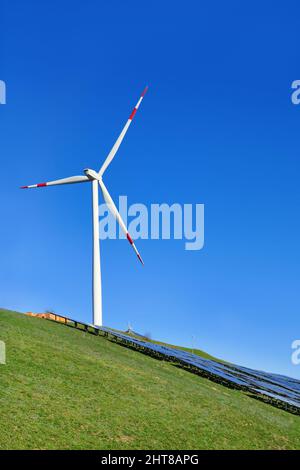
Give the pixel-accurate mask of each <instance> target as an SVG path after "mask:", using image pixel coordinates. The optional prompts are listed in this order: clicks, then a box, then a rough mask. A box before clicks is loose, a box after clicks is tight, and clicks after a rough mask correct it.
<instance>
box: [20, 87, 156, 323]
mask: <svg viewBox="0 0 300 470" xmlns="http://www.w3.org/2000/svg"><path fill="white" fill-rule="evenodd" d="M147 89H148V87H146V88H145V89H144V91H143V93H142V94H141V96H140V99H139V101H138V102H137V104H136V105H135V107H134V108H133V110H132V112H131V114H130V116H129V118H128V120H127V122H126V124H125V126H124V128H123V130H122V132H121V134H120V135H119V137H118V138H117V140H116V142H115V143H114V145H113V147H112V149H111V151H110V152H109V154H108V155H107V157H106V159H105V161H104V163H103V165H102V167H101V168H100V171H98V172H97V171H95V170H91V169H90V168H86V169H85V170H83V171H84V173H85V175H80V176H71V177H68V178H63V179H59V180H55V181H48V182H47V183H39V184H32V185H30V186H21V189H30V188H43V187H45V186H56V185H59V184H74V183H88V182H89V183H91V184H92V207H93V324H94V325H95V326H102V288H101V265H100V243H99V198H98V196H99V195H98V189H99V187H98V185H99V186H100V189H101V192H102V194H103V198H104V200H105V202H106V204H107V207H108V208H109V210H110V211H111V213H112V214H113V216H114V217H115V219H116V220H117V222H118V223H119V225H120V227H121V229H122V230H123V232H124V233H125V235H126V237H127V240H128V241H129V243H130V244H131V246H132V248H133V249H134V251H135V253H136V255H137V257H138V259H139V260H140V262H141V263H142V264H144V262H143V260H142V258H141V255H140V254H139V252H138V250H137V248H136V246H135V244H134V242H133V240H132V238H131V236H130V234H129V232H128V230H127V227H126V225H125V223H124V222H123V220H122V218H121V215H120V214H119V212H118V210H117V208H116V206H115V203H114V201H113V200H112V198H111V196H110V194H109V192H108V190H107V188H106V186H105V184H104V182H103V179H102V177H103V174H104V172H105V171H106V169H107V167H108V166H109V165H110V163H111V162H112V160H113V158H114V156H115V155H116V153H117V151H118V149H119V147H120V145H121V143H122V140H123V139H124V137H125V134H126V132H127V131H128V128H129V126H130V124H131V122H132V120H133V118H134V116H135V113H136V112H137V110H138V108H139V106H140V104H141V102H142V100H143V98H144V96H145V94H146V92H147Z"/></svg>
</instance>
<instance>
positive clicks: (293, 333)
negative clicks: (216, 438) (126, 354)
mask: <svg viewBox="0 0 300 470" xmlns="http://www.w3.org/2000/svg"><path fill="white" fill-rule="evenodd" d="M299 18H300V7H299V3H298V6H297V2H296V1H295V2H288V3H285V4H284V3H282V2H275V3H274V2H271V1H270V2H269V1H266V2H260V1H252V2H247V4H245V2H240V1H239V2H238V1H228V2H221V1H218V2H213V3H211V5H210V4H209V2H200V1H188V2H176V1H165V2H161V1H152V2H147V3H143V2H138V1H136V2H133V1H128V2H123V1H110V2H99V1H96V0H94V1H91V0H90V1H85V2H82V1H80V2H79V1H76V0H72V1H63V0H60V1H53V0H51V1H49V0H45V1H43V2H41V1H37V0H36V1H30V0H28V1H26V2H24V1H21V0H19V1H16V0H2V1H1V6H0V57H1V62H0V79H2V80H5V81H6V83H7V104H6V105H5V106H0V121H1V134H0V135H1V137H0V155H1V171H2V177H1V187H0V196H1V204H0V216H1V230H0V257H1V270H0V304H1V306H2V307H7V308H11V309H16V310H20V311H27V310H33V311H44V310H45V309H54V310H56V311H57V312H61V313H65V314H70V315H72V316H73V317H77V318H79V319H82V320H87V321H90V320H91V292H90V290H91V201H90V188H89V187H88V186H86V185H74V186H64V187H59V188H48V189H45V190H42V189H41V190H38V191H23V192H22V191H21V190H19V189H18V187H19V186H20V185H23V184H30V183H37V182H40V181H44V180H49V179H56V178H59V177H64V176H69V175H72V174H80V173H81V171H82V169H83V168H85V167H92V168H98V167H99V166H100V165H101V163H102V162H103V159H104V158H105V156H106V154H107V152H108V150H109V149H110V147H111V145H112V144H113V142H114V140H115V138H116V136H117V135H118V133H119V131H120V130H121V128H122V126H123V124H124V123H125V120H126V118H127V117H128V113H129V112H130V111H131V108H132V106H133V105H134V104H135V102H136V100H137V98H138V96H139V94H140V92H141V90H142V89H143V87H144V86H145V84H149V92H148V94H147V95H146V97H145V100H144V102H143V104H142V107H141V109H140V111H139V113H138V114H137V116H136V119H135V121H134V123H133V125H132V126H131V128H130V130H129V132H128V134H127V136H126V140H125V141H124V143H123V145H122V147H121V149H120V151H119V153H118V156H117V158H116V159H115V160H114V162H113V164H112V166H111V167H110V169H109V170H108V171H107V173H106V179H105V181H106V184H107V186H108V188H109V189H110V191H111V194H112V195H113V197H114V198H115V199H117V197H118V195H128V198H129V202H130V203H133V202H143V203H145V204H150V203H151V202H167V203H170V204H171V203H173V202H182V203H189V202H190V203H204V204H205V223H206V227H205V248H204V249H203V250H202V251H199V252H188V251H185V250H184V244H183V242H182V241H151V240H148V241H138V242H137V245H138V247H139V249H140V251H141V254H142V256H143V258H144V260H145V268H144V269H143V268H142V267H141V266H140V265H139V264H138V262H137V261H136V259H135V257H134V254H133V253H132V251H131V250H130V248H129V247H128V245H127V242H126V241H124V240H117V241H106V242H104V243H102V247H101V248H102V269H103V289H104V319H105V323H106V324H107V325H109V326H112V327H117V328H126V326H127V321H130V322H131V324H132V325H133V327H134V329H135V330H137V331H140V332H141V333H143V332H146V331H147V332H151V334H152V336H153V337H155V338H158V339H160V340H166V341H169V342H172V343H178V344H182V345H186V346H190V345H191V343H192V336H193V335H194V336H195V337H196V345H197V347H199V348H202V349H204V350H207V351H208V352H210V353H212V354H215V355H216V356H219V357H222V358H225V359H228V360H231V361H234V362H237V363H241V364H244V365H247V366H250V367H256V368H261V369H266V370H272V371H277V372H281V373H286V374H289V375H293V376H296V377H299V376H300V366H298V368H297V367H296V366H292V365H291V362H290V356H291V348H290V345H291V342H292V341H293V340H294V339H296V338H299V337H300V294H299V279H300V248H299V240H300V223H299V203H300V189H299V170H300V160H299V159H300V152H299V146H300V140H299V122H300V106H295V105H292V103H291V99H290V95H291V88H290V87H291V82H292V81H293V80H295V79H299V78H300V76H299V73H300V72H299V52H298V49H299V47H298V46H299V26H300V25H299V23H300V20H299ZM0 334H1V333H0Z"/></svg>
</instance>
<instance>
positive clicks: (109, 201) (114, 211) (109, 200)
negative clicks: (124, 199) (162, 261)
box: [98, 180, 144, 264]
mask: <svg viewBox="0 0 300 470" xmlns="http://www.w3.org/2000/svg"><path fill="white" fill-rule="evenodd" d="M98 182H99V186H100V188H101V191H102V194H103V197H104V200H105V202H106V204H107V207H108V208H109V210H110V211H111V213H112V214H113V216H114V217H115V219H116V220H117V222H118V223H119V225H120V227H121V229H122V230H123V232H124V233H125V235H126V237H127V240H128V241H129V243H130V245H131V246H132V248H133V249H134V251H135V254H136V255H137V257H138V259H139V260H140V262H141V263H142V264H144V261H143V260H142V257H141V255H140V254H139V252H138V250H137V247H136V246H135V244H134V241H133V240H132V238H131V236H130V234H129V232H128V230H127V227H126V225H125V223H124V222H123V219H122V217H121V216H120V214H119V212H118V209H117V208H116V206H115V203H114V201H113V200H112V198H111V196H110V194H109V192H108V191H107V189H106V186H105V184H104V183H103V181H102V180H98Z"/></svg>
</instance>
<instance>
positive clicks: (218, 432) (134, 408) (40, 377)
mask: <svg viewBox="0 0 300 470" xmlns="http://www.w3.org/2000/svg"><path fill="white" fill-rule="evenodd" d="M0 339H1V340H4V341H5V342H6V349H7V364H6V365H0V449H299V448H300V418H299V417H297V416H294V415H292V414H289V413H287V412H285V411H282V410H279V409H276V408H274V407H272V406H269V405H267V404H265V403H262V402H259V401H257V400H254V399H252V398H250V397H248V396H247V395H246V394H244V393H242V392H240V391H235V390H231V389H228V388H226V387H223V386H221V385H218V384H215V383H213V382H210V381H209V380H206V379H204V378H202V377H199V376H196V375H194V374H191V373H189V372H187V371H184V370H182V369H179V368H178V367H175V366H174V365H172V364H170V363H167V362H163V361H158V360H155V359H153V358H151V357H148V356H146V355H143V354H141V353H138V352H136V351H133V350H131V349H127V348H124V347H122V346H119V345H117V344H115V343H113V342H110V341H108V340H106V339H104V338H102V337H96V336H93V335H90V334H87V333H84V332H81V331H78V330H75V329H72V328H68V327H67V326H64V325H59V324H57V323H54V322H49V321H47V320H41V319H37V318H30V317H26V316H24V315H21V314H17V313H13V312H8V311H4V310H0Z"/></svg>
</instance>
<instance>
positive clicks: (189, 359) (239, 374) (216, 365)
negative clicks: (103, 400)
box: [99, 327, 300, 413]
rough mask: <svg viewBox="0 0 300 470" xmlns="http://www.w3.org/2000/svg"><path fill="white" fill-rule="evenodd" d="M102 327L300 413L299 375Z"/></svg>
mask: <svg viewBox="0 0 300 470" xmlns="http://www.w3.org/2000/svg"><path fill="white" fill-rule="evenodd" d="M99 330H101V331H103V332H105V333H107V334H109V335H111V336H113V337H114V338H115V339H116V340H121V341H122V342H123V343H125V344H127V345H129V346H131V347H135V348H136V349H139V350H141V349H142V350H143V352H145V353H147V354H155V355H158V356H160V358H162V359H166V360H168V361H173V362H177V363H180V364H181V365H182V366H183V367H185V368H191V369H192V370H193V371H194V372H196V373H199V374H200V375H205V376H207V377H209V378H210V379H212V380H214V381H216V382H221V383H223V384H225V385H228V386H231V387H235V388H239V389H243V390H245V391H247V392H250V393H252V394H254V395H257V396H261V397H262V398H266V399H269V400H270V401H271V402H273V403H274V404H277V405H278V404H281V405H288V407H292V408H293V409H294V411H295V412H299V413H300V381H299V380H297V379H293V378H290V377H285V376H283V375H279V374H272V373H268V372H263V371H258V370H253V369H249V368H247V367H243V366H238V365H235V364H228V363H222V362H217V361H214V360H211V359H204V358H203V357H200V356H198V355H196V354H193V353H191V352H187V351H182V350H180V349H175V348H172V347H168V346H162V345H159V344H154V343H150V342H148V341H143V340H141V339H137V338H133V337H131V336H128V335H126V334H123V333H119V332H117V331H113V330H110V329H109V328H104V327H102V328H99Z"/></svg>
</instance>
